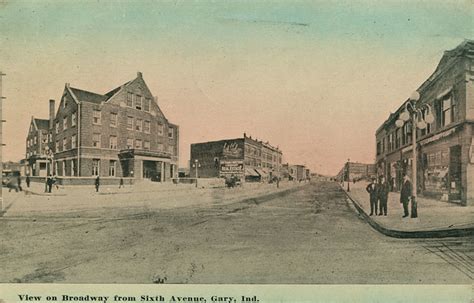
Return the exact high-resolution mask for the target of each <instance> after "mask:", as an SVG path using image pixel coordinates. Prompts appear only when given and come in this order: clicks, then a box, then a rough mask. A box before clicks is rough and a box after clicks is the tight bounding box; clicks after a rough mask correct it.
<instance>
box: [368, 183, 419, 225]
mask: <svg viewBox="0 0 474 303" xmlns="http://www.w3.org/2000/svg"><path fill="white" fill-rule="evenodd" d="M366 190H367V192H368V193H369V195H370V215H371V216H372V215H374V213H375V215H378V216H382V215H384V216H386V215H387V201H388V193H389V192H390V187H389V184H388V183H387V182H386V181H385V177H383V176H381V177H380V178H379V181H378V182H377V181H376V179H375V178H372V182H370V184H369V185H367V187H366ZM411 196H412V185H411V182H410V178H409V177H408V175H404V176H403V183H402V187H401V189H400V203H401V204H403V218H406V217H408V216H409V213H408V203H409V202H410V198H411ZM377 209H378V210H379V212H378V213H377ZM412 212H413V210H412Z"/></svg>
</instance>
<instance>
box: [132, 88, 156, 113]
mask: <svg viewBox="0 0 474 303" xmlns="http://www.w3.org/2000/svg"><path fill="white" fill-rule="evenodd" d="M150 104H151V99H150V98H145V97H143V96H140V95H137V94H134V93H130V92H129V93H127V107H130V108H135V109H138V110H143V111H146V112H149V111H150Z"/></svg>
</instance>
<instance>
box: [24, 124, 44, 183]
mask: <svg viewBox="0 0 474 303" xmlns="http://www.w3.org/2000/svg"><path fill="white" fill-rule="evenodd" d="M48 138H49V120H47V119H36V118H34V117H31V122H30V128H29V129H28V135H27V136H26V159H27V166H26V167H27V170H26V173H27V174H29V175H32V176H41V177H45V176H46V175H47V172H48V161H49V160H48V152H49V145H48Z"/></svg>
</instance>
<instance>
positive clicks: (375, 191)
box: [366, 176, 390, 216]
mask: <svg viewBox="0 0 474 303" xmlns="http://www.w3.org/2000/svg"><path fill="white" fill-rule="evenodd" d="M366 190H367V192H368V193H369V195H370V216H373V215H374V213H375V215H376V216H382V215H384V216H386V215H387V200H388V193H389V191H390V188H389V186H388V183H387V182H386V181H385V177H383V176H382V177H380V179H379V181H378V182H376V179H375V178H372V182H370V184H369V185H367V187H366ZM377 209H378V210H379V212H378V213H377Z"/></svg>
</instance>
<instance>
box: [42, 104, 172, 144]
mask: <svg viewBox="0 0 474 303" xmlns="http://www.w3.org/2000/svg"><path fill="white" fill-rule="evenodd" d="M68 118H69V117H68V116H66V117H64V118H63V130H66V129H68V120H69V119H68ZM117 120H118V114H117V113H110V122H109V125H110V126H111V127H117V123H118V122H117ZM92 123H93V124H95V125H101V124H102V112H101V111H100V110H98V109H95V110H93V114H92ZM74 126H76V113H72V115H71V127H74ZM127 129H128V130H135V131H140V132H144V133H147V134H149V133H150V131H151V121H149V120H143V119H140V118H134V117H132V116H128V117H127ZM157 132H158V135H159V136H162V135H163V133H164V125H163V124H158V130H157ZM58 133H59V121H57V122H56V134H58ZM168 137H169V138H173V137H174V129H173V128H171V127H170V128H168ZM35 140H36V137H35ZM35 144H36V142H35Z"/></svg>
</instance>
